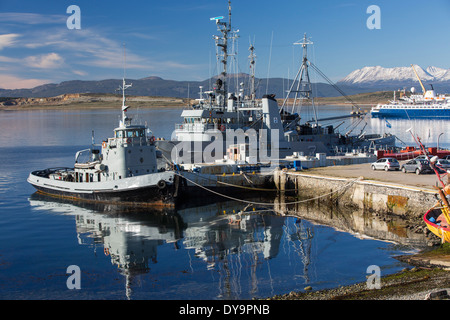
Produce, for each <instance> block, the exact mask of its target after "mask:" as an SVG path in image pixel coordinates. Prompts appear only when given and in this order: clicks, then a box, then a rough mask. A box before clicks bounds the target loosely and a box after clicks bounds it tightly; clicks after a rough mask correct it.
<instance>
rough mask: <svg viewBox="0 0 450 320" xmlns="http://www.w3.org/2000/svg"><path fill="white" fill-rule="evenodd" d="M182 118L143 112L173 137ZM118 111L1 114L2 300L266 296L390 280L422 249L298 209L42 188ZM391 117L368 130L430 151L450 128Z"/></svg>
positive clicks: (108, 130) (156, 129)
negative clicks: (65, 195) (418, 141)
mask: <svg viewBox="0 0 450 320" xmlns="http://www.w3.org/2000/svg"><path fill="white" fill-rule="evenodd" d="M342 108H343V107H331V108H329V109H327V111H325V112H324V114H323V117H328V116H333V115H334V114H336V113H341V112H342ZM135 112H136V111H135ZM180 112H181V111H180V110H149V109H141V110H139V111H138V112H136V118H139V119H141V120H142V121H147V123H148V124H149V126H150V127H151V129H152V130H153V133H154V134H155V136H158V137H165V138H170V136H171V133H172V131H173V129H174V125H175V123H176V122H179V121H181V118H179V115H180ZM119 116H120V109H119V108H117V110H105V109H102V110H82V111H67V110H32V111H3V112H0V128H1V130H0V239H1V241H0V299H14V300H17V299H152V300H157V299H161V300H189V299H205V300H221V299H251V298H264V297H269V296H273V295H277V294H284V293H288V292H290V291H293V290H303V289H304V288H305V287H306V286H312V287H313V289H314V290H318V289H323V288H330V287H337V286H339V285H346V284H351V283H355V282H361V281H366V279H367V278H366V277H367V275H368V273H367V268H368V267H369V266H371V265H376V266H379V267H380V269H381V273H382V275H384V274H388V273H394V272H396V271H398V270H400V269H402V268H404V267H405V264H403V263H400V262H399V261H398V260H396V259H395V258H394V257H395V256H396V255H399V254H403V253H411V252H414V251H415V250H417V247H416V246H415V245H411V244H408V243H406V244H405V243H397V242H395V241H386V240H385V239H377V238H376V237H373V236H371V237H367V236H364V235H363V234H360V233H358V232H352V231H351V230H341V229H340V228H336V227H333V226H326V225H322V224H320V223H318V222H317V221H316V222H311V221H309V220H308V219H305V218H302V212H297V214H298V216H297V217H295V216H280V215H279V213H277V212H273V211H271V210H270V208H256V209H255V208H249V207H247V206H246V204H244V203H241V202H232V201H226V200H225V199H224V201H223V202H218V203H205V205H203V206H197V207H189V208H185V209H181V210H178V211H176V212H170V213H167V214H161V213H156V212H152V211H151V210H138V209H135V210H134V209H129V208H128V209H127V208H117V207H112V206H103V207H101V206H93V205H87V204H85V203H81V202H61V201H57V200H56V199H53V198H45V197H43V196H39V195H37V194H35V193H34V192H35V190H34V189H33V187H32V186H31V185H29V184H28V183H27V181H26V179H27V176H28V174H29V172H30V171H32V170H37V169H44V168H47V167H59V166H62V167H64V166H67V167H70V166H73V162H74V156H75V152H76V151H78V150H81V149H84V148H87V147H89V146H90V144H91V138H92V131H93V130H94V136H95V140H96V141H97V142H99V141H101V140H102V139H104V138H107V137H110V136H111V134H112V131H113V129H114V128H115V127H116V126H117V125H118V120H119ZM389 122H390V124H391V128H387V127H386V124H385V122H384V120H382V119H372V120H369V122H368V125H367V126H366V127H365V129H364V130H365V131H367V132H368V133H370V132H372V131H373V132H383V131H391V132H393V133H395V134H398V136H399V137H400V139H401V140H402V141H403V142H405V143H410V144H411V145H413V140H412V138H411V137H410V136H409V137H408V135H409V133H406V129H408V128H409V127H411V126H414V127H415V128H416V130H417V131H420V132H417V133H418V134H420V135H421V136H422V140H423V141H424V142H425V143H426V144H427V145H429V146H433V144H434V145H436V143H437V138H438V136H439V135H440V133H441V132H442V133H443V135H440V145H441V146H446V147H449V146H450V144H449V142H450V139H449V133H448V131H445V130H444V129H446V128H447V122H442V121H436V120H435V121H427V120H423V121H421V122H417V121H414V122H409V123H408V122H406V120H401V121H400V120H399V121H395V120H389ZM350 123H351V120H348V123H347V124H350ZM347 124H345V125H347ZM342 128H344V126H342ZM311 210H312V209H311ZM323 210H326V209H325V208H323ZM239 213H241V214H239ZM325 214H326V213H325ZM70 266H76V267H77V268H79V273H78V274H79V278H77V279H78V280H79V282H78V285H79V289H78V288H74V289H71V288H70V283H72V284H74V283H76V282H71V280H72V279H73V278H71V276H72V275H73V274H72V271H68V268H69V267H70Z"/></svg>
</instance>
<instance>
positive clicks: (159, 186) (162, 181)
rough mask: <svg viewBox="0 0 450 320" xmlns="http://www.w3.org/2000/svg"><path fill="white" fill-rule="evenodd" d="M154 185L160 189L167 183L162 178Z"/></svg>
mask: <svg viewBox="0 0 450 320" xmlns="http://www.w3.org/2000/svg"><path fill="white" fill-rule="evenodd" d="M156 186H157V187H158V188H159V189H160V190H162V189H164V188H165V187H166V186H167V183H166V182H165V181H164V180H159V181H158V183H157V184H156Z"/></svg>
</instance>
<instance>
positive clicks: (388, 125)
mask: <svg viewBox="0 0 450 320" xmlns="http://www.w3.org/2000/svg"><path fill="white" fill-rule="evenodd" d="M384 121H386V127H388V128H392V126H391V124H390V123H389V121H387V120H386V119H384Z"/></svg>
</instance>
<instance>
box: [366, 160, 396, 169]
mask: <svg viewBox="0 0 450 320" xmlns="http://www.w3.org/2000/svg"><path fill="white" fill-rule="evenodd" d="M371 167H372V170H377V169H379V170H384V171H388V170H400V163H398V160H397V159H395V158H381V159H378V160H377V161H376V162H373V163H372V164H371Z"/></svg>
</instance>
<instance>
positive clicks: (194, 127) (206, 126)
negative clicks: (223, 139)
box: [175, 123, 226, 132]
mask: <svg viewBox="0 0 450 320" xmlns="http://www.w3.org/2000/svg"><path fill="white" fill-rule="evenodd" d="M225 129H226V125H225V124H218V123H179V124H175V131H178V132H179V131H184V132H205V131H207V130H221V131H224V130H225Z"/></svg>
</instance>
